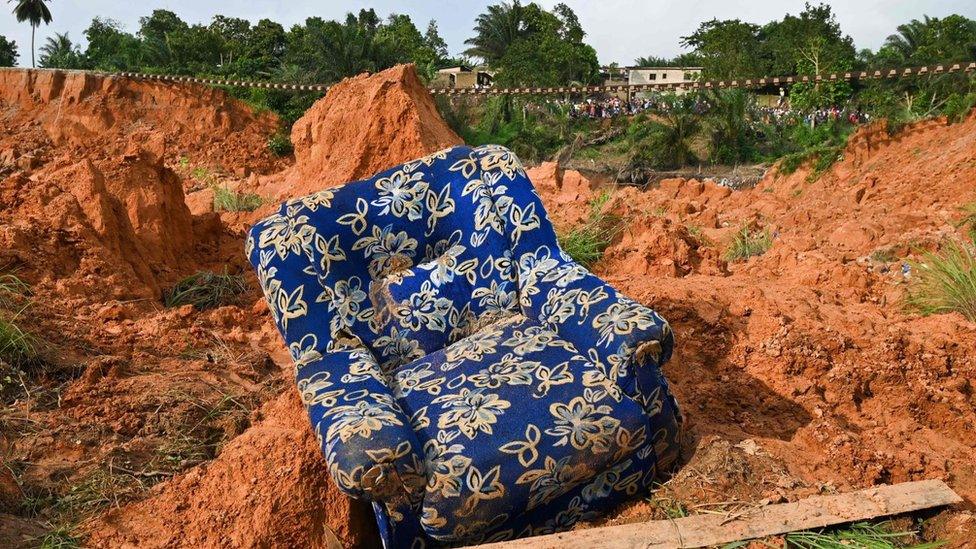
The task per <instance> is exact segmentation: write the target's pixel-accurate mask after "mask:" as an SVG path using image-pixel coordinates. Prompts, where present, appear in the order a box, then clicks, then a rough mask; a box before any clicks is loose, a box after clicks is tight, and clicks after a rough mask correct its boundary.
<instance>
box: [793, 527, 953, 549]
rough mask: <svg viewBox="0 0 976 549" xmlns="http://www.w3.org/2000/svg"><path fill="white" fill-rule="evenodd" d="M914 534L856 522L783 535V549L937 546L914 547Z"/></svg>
mask: <svg viewBox="0 0 976 549" xmlns="http://www.w3.org/2000/svg"><path fill="white" fill-rule="evenodd" d="M914 535H915V532H912V531H907V532H893V531H891V529H890V525H889V524H888V523H886V522H881V523H876V524H869V523H865V522H859V523H856V524H852V525H850V526H847V527H844V528H840V529H836V530H824V531H819V532H814V531H808V532H794V533H792V534H787V535H786V543H785V546H786V547H797V548H799V549H851V548H855V547H860V548H864V549H907V548H911V549H932V548H935V547H940V546H942V545H943V543H941V542H935V543H925V544H921V545H918V544H914V543H912V542H911V538H912V537H913V536H914Z"/></svg>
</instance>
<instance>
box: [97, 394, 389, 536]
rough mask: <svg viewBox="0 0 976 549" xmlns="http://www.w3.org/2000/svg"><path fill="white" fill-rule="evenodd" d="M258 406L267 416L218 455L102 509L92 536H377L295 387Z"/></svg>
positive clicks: (370, 515) (368, 513) (365, 509)
mask: <svg viewBox="0 0 976 549" xmlns="http://www.w3.org/2000/svg"><path fill="white" fill-rule="evenodd" d="M258 415H259V416H260V417H263V418H264V419H262V420H260V421H259V422H257V423H256V424H255V425H254V426H253V427H251V428H250V429H248V430H247V431H246V432H244V434H242V435H241V436H239V437H237V438H235V439H234V440H233V441H231V442H230V443H229V444H228V445H227V446H226V447H225V448H224V449H223V450H222V452H221V455H220V457H219V458H217V459H216V460H214V461H213V462H211V463H208V464H205V465H202V466H200V467H197V468H195V469H192V470H191V471H190V472H189V473H187V474H185V475H182V476H180V477H178V478H176V479H174V480H172V481H170V482H167V483H166V484H164V485H162V486H160V489H159V490H158V493H157V494H156V495H153V496H152V497H150V498H148V499H146V500H144V501H141V502H139V503H136V504H134V505H130V506H127V507H124V508H122V509H117V510H112V511H110V512H109V513H108V514H106V515H105V516H103V517H102V518H101V519H100V524H99V525H98V527H97V528H96V529H94V530H93V531H92V532H91V537H90V538H89V540H88V542H89V543H90V544H91V545H92V546H95V547H177V546H181V547H182V546H192V547H220V546H226V545H227V544H230V545H233V546H235V547H321V548H326V547H328V548H341V547H354V546H361V545H363V544H364V543H366V542H367V540H369V539H370V538H371V537H372V536H375V535H376V534H375V529H376V526H375V523H374V519H373V515H372V513H371V512H369V510H368V509H367V508H366V507H363V506H350V505H349V504H348V500H347V498H346V497H345V496H344V495H342V494H341V493H340V492H339V490H338V489H337V488H336V487H335V485H334V484H332V482H331V481H330V480H329V473H328V470H327V467H326V464H325V461H324V460H323V459H322V458H321V449H320V448H319V445H318V442H317V441H316V440H315V437H314V436H313V435H312V433H311V430H310V429H309V426H308V416H306V415H305V411H304V409H303V407H302V405H301V402H299V400H298V396H297V395H296V394H295V393H294V391H290V390H289V391H287V392H286V393H285V394H283V395H281V396H280V397H278V398H277V399H275V400H274V401H272V402H271V403H269V404H268V405H266V406H265V407H264V408H262V409H261V410H260V412H258Z"/></svg>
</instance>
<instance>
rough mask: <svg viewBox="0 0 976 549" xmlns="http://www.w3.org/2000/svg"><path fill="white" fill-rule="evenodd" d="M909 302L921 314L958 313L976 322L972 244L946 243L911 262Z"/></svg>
mask: <svg viewBox="0 0 976 549" xmlns="http://www.w3.org/2000/svg"><path fill="white" fill-rule="evenodd" d="M909 264H910V265H911V267H912V278H911V282H910V283H909V285H908V294H907V296H906V298H905V299H906V302H907V304H908V307H909V308H910V309H913V310H915V311H917V312H918V313H920V314H922V315H932V314H940V313H951V312H958V313H962V315H963V316H965V317H966V318H967V319H969V320H971V321H976V253H974V252H973V249H972V247H971V246H967V245H964V244H960V243H957V242H954V241H949V242H947V243H946V244H945V245H944V246H943V247H942V249H941V250H940V251H938V252H928V251H927V252H924V253H923V254H922V257H921V259H920V260H918V261H911V262H909Z"/></svg>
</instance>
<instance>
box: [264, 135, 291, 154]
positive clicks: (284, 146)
mask: <svg viewBox="0 0 976 549" xmlns="http://www.w3.org/2000/svg"><path fill="white" fill-rule="evenodd" d="M268 150H270V151H271V154H273V155H275V156H279V157H280V156H288V155H289V154H291V153H293V152H294V151H295V147H294V146H293V145H292V144H291V138H290V137H289V136H288V134H286V133H276V134H274V135H272V136H271V137H269V138H268Z"/></svg>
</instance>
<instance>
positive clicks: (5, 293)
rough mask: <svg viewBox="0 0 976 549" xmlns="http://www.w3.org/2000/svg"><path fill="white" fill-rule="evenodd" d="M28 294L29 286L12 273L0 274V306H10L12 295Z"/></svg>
mask: <svg viewBox="0 0 976 549" xmlns="http://www.w3.org/2000/svg"><path fill="white" fill-rule="evenodd" d="M26 295H30V286H28V285H27V283H26V282H24V281H23V280H21V279H19V278H17V275H14V274H12V273H5V274H0V307H10V306H11V305H12V302H11V298H12V297H13V296H26Z"/></svg>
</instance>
